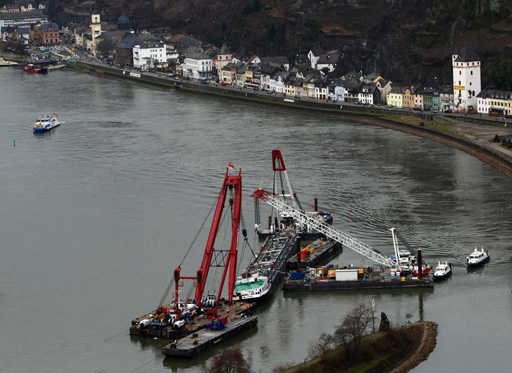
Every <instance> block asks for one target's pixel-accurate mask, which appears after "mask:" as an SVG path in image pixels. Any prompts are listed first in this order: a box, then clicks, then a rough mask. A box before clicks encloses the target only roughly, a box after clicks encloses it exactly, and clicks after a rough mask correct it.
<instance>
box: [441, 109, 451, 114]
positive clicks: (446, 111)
mask: <svg viewBox="0 0 512 373" xmlns="http://www.w3.org/2000/svg"><path fill="white" fill-rule="evenodd" d="M451 112H452V111H451V110H450V109H446V110H445V111H443V113H451Z"/></svg>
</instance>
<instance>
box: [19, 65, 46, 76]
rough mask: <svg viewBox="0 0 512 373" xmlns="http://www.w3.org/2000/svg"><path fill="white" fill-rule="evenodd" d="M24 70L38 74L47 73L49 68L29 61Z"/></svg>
mask: <svg viewBox="0 0 512 373" xmlns="http://www.w3.org/2000/svg"><path fill="white" fill-rule="evenodd" d="M23 71H25V72H27V73H36V74H46V73H48V68H47V67H43V66H38V65H34V64H33V63H29V64H28V65H25V68H24V69H23Z"/></svg>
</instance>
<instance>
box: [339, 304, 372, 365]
mask: <svg viewBox="0 0 512 373" xmlns="http://www.w3.org/2000/svg"><path fill="white" fill-rule="evenodd" d="M373 321H374V316H373V313H372V310H371V309H369V308H368V307H366V306H365V305H363V304H360V305H358V306H357V307H355V308H354V309H353V310H352V311H350V313H349V314H348V315H347V316H346V317H345V319H344V320H343V322H342V323H341V325H339V326H337V327H336V330H335V331H334V341H335V342H334V343H335V344H336V345H337V346H344V347H345V354H346V355H347V356H349V355H350V349H351V347H352V345H354V347H355V348H356V349H357V348H358V347H359V343H360V342H361V338H363V336H364V334H365V333H366V332H367V331H368V329H369V328H370V326H371V325H372V323H373Z"/></svg>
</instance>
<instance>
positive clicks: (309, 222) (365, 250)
mask: <svg viewBox="0 0 512 373" xmlns="http://www.w3.org/2000/svg"><path fill="white" fill-rule="evenodd" d="M251 197H255V198H259V199H261V200H262V201H264V202H266V203H268V204H269V205H271V206H272V207H273V208H275V209H276V210H278V211H280V212H281V213H282V214H283V215H286V216H290V217H292V218H293V219H294V220H295V222H296V223H298V224H300V225H302V226H307V227H308V228H310V229H314V230H316V231H318V232H320V233H323V234H324V235H325V236H326V237H328V238H330V239H333V240H335V241H337V242H339V243H341V244H342V245H343V246H344V247H348V248H349V249H352V250H354V251H355V252H357V253H359V254H361V255H363V256H365V257H367V258H368V259H371V260H373V261H374V262H377V263H380V264H383V265H385V266H391V265H393V264H394V263H393V261H392V260H391V259H390V258H387V257H385V256H384V255H382V254H381V253H380V252H378V251H377V250H375V249H374V248H372V247H371V246H370V245H367V244H365V243H364V242H361V241H359V240H358V239H357V238H354V237H351V236H349V235H348V234H346V233H343V232H341V231H339V230H337V229H335V228H333V227H331V226H330V225H329V224H327V223H325V222H324V221H323V220H321V218H320V217H318V216H315V215H311V214H307V213H305V212H304V211H300V210H297V209H296V208H294V207H292V206H289V205H287V204H286V203H284V202H283V201H281V200H280V199H279V198H276V196H274V195H273V194H271V193H269V192H267V191H265V190H263V189H258V190H256V191H255V192H254V193H253V194H252V195H251Z"/></svg>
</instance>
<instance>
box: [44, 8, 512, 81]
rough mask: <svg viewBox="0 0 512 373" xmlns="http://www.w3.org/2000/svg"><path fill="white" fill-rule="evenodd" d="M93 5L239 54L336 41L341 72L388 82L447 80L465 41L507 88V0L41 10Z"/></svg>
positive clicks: (510, 26) (62, 15)
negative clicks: (378, 76) (453, 59)
mask: <svg viewBox="0 0 512 373" xmlns="http://www.w3.org/2000/svg"><path fill="white" fill-rule="evenodd" d="M95 4H96V7H97V8H98V10H100V12H102V14H104V15H105V16H108V15H110V16H111V17H112V19H115V17H118V16H119V15H121V14H123V13H124V14H126V15H128V16H129V17H130V19H131V20H132V21H133V26H134V27H135V28H136V29H139V30H141V29H148V30H151V29H155V28H165V29H167V30H169V31H170V32H172V33H187V34H191V35H194V36H195V37H197V38H199V39H200V40H202V41H203V42H206V43H212V44H214V45H216V46H218V47H220V46H221V45H222V43H223V42H226V43H227V44H228V45H230V46H231V48H232V50H233V51H235V52H237V53H238V54H239V55H240V56H242V57H244V56H245V57H248V56H251V55H254V54H256V55H260V56H277V55H286V56H288V57H289V58H290V59H291V61H293V60H294V59H295V56H296V55H297V54H305V53H307V52H308V51H309V50H310V49H312V48H322V49H324V50H326V51H328V50H332V49H337V50H340V52H341V53H342V56H343V57H342V66H341V67H342V69H343V70H344V71H352V70H355V71H360V70H362V71H363V72H365V73H369V72H372V71H378V72H379V73H380V74H381V75H383V76H386V77H387V78H389V79H391V80H393V81H395V82H420V81H425V80H428V81H431V82H434V81H439V82H440V83H450V82H451V57H450V56H451V54H452V53H453V51H454V49H455V48H458V47H460V46H462V45H463V44H464V42H469V43H470V45H471V46H472V48H473V49H474V50H475V51H476V53H477V54H479V56H480V58H481V59H482V64H483V69H482V73H483V74H482V80H483V84H484V86H485V85H493V86H495V87H496V88H497V89H511V87H510V79H509V76H510V74H511V73H512V64H511V63H510V61H511V60H512V1H511V0H492V1H489V0H432V1H420V0H380V1H374V0H330V1H319V0H237V1H231V2H225V1H219V0H210V1H205V0H173V1H167V0H157V1H154V2H147V1H141V0H113V1H105V0H99V1H96V2H94V1H87V2H79V1H78V0H51V1H50V4H49V7H48V9H49V11H50V12H51V13H52V14H50V16H51V17H52V19H54V20H56V21H57V22H60V23H61V24H63V23H66V22H69V21H70V20H71V19H73V20H74V21H75V22H76V20H77V18H76V15H77V14H82V15H83V14H84V10H85V13H86V10H87V9H90V8H91V7H92V6H94V5H95ZM102 19H103V18H102Z"/></svg>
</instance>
